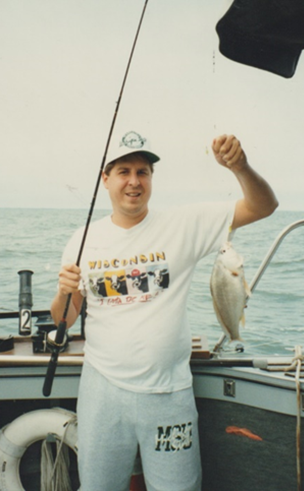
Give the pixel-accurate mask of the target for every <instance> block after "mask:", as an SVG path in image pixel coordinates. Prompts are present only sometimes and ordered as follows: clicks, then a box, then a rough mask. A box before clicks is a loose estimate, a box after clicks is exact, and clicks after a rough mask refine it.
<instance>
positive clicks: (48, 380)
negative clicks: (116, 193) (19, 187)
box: [43, 0, 148, 397]
mask: <svg viewBox="0 0 304 491" xmlns="http://www.w3.org/2000/svg"><path fill="white" fill-rule="evenodd" d="M147 4H148V0H146V1H145V3H144V7H143V11H142V14H141V17H140V20H139V24H138V27H137V30H136V34H135V38H134V41H133V45H132V49H131V53H130V56H129V60H128V64H127V68H126V71H125V74H124V78H123V82H122V85H121V89H120V93H119V97H118V100H117V103H116V107H115V111H114V116H113V119H112V123H111V126H110V131H109V135H108V139H107V142H106V146H105V150H104V154H103V158H102V162H101V166H100V170H99V172H98V177H97V181H96V185H95V189H94V193H93V198H92V202H91V206H90V210H89V213H88V217H87V221H86V226H85V229H84V233H83V237H82V241H81V244H80V249H79V253H78V257H77V261H76V265H77V266H79V265H80V260H81V256H82V252H83V249H84V245H85V241H86V237H87V234H88V231H89V226H90V222H91V218H92V215H93V211H94V206H95V201H96V198H97V193H98V189H99V185H100V181H101V176H102V171H103V168H104V165H105V161H106V158H107V153H108V148H109V145H110V141H111V137H112V133H113V129H114V126H115V122H116V118H117V114H118V110H119V106H120V102H121V99H122V95H123V91H124V88H125V84H126V81H127V77H128V73H129V69H130V65H131V61H132V58H133V54H134V50H135V46H136V43H137V39H138V35H139V31H140V28H141V25H142V21H143V18H144V15H145V11H146V7H147ZM71 299H72V295H71V294H69V295H68V297H67V302H66V306H65V309H64V313H63V316H62V319H61V321H60V322H59V325H58V327H57V333H56V338H55V341H54V342H53V345H52V347H53V349H52V355H51V359H50V361H49V365H48V369H47V373H46V377H45V380H44V385H43V395H44V396H45V397H48V396H49V395H50V393H51V390H52V385H53V379H54V375H55V371H56V367H57V360H58V355H59V351H60V348H61V346H62V343H63V342H64V337H65V332H66V318H67V315H68V311H69V306H70V303H71Z"/></svg>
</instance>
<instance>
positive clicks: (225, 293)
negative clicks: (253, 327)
mask: <svg viewBox="0 0 304 491" xmlns="http://www.w3.org/2000/svg"><path fill="white" fill-rule="evenodd" d="M210 291H211V295H212V301H213V307H214V311H215V314H216V317H217V319H218V321H219V323H220V325H221V326H222V329H223V331H224V333H225V334H226V335H227V336H228V337H230V340H231V341H234V340H240V341H242V339H241V338H240V334H239V325H240V322H241V321H242V324H243V326H244V325H245V316H244V308H245V306H246V299H247V298H248V296H249V295H250V289H249V287H248V285H247V283H246V280H245V276H244V268H243V258H242V257H241V256H239V254H238V253H237V252H236V251H235V249H234V248H233V247H232V244H231V243H230V242H226V243H225V244H224V245H223V246H222V247H221V249H220V251H219V253H218V255H217V258H216V260H215V263H214V266H213V270H212V274H211V279H210Z"/></svg>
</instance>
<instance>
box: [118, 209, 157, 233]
mask: <svg viewBox="0 0 304 491" xmlns="http://www.w3.org/2000/svg"><path fill="white" fill-rule="evenodd" d="M148 213H149V210H146V211H145V212H144V213H141V214H139V215H136V216H132V215H131V216H130V215H122V214H118V213H115V212H113V213H112V215H111V219H112V223H114V225H117V226H118V227H121V228H125V229H130V228H132V227H135V225H138V224H139V223H140V222H142V221H143V220H144V219H145V218H146V216H147V215H148Z"/></svg>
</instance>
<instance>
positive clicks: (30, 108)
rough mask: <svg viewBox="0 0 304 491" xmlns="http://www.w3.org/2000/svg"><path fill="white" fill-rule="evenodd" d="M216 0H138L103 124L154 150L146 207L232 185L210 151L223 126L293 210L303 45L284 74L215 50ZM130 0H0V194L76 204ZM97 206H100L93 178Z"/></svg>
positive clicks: (224, 0)
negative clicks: (133, 136)
mask: <svg viewBox="0 0 304 491" xmlns="http://www.w3.org/2000/svg"><path fill="white" fill-rule="evenodd" d="M231 3H232V2H231V1H228V0H213V1H210V0H187V1H185V0H184V1H182V0H174V1H168V0H150V1H149V2H148V5H147V9H146V13H145V17H144V21H143V25H142V29H141V32H140V35H139V38H138V42H137V46H136V50H135V53H134V57H133V60H132V64H131V67H130V72H129V76H128V79H127V83H126V86H125V91H124V94H123V97H122V101H121V105H120V108H119V113H118V117H117V120H116V125H115V133H118V134H124V133H126V132H127V131H130V130H133V131H136V132H138V133H140V134H141V135H142V136H144V137H147V138H148V139H149V140H150V141H151V144H152V148H153V150H154V151H155V152H156V153H158V154H159V155H160V156H161V161H160V162H159V163H157V164H156V169H155V174H154V178H153V180H154V182H153V197H152V202H151V206H153V207H164V206H168V205H170V206H171V205H172V204H181V203H187V202H195V201H202V200H223V199H235V198H238V197H240V196H241V191H240V187H239V184H238V183H237V181H236V179H235V177H234V176H233V174H232V173H231V172H230V171H229V170H227V169H224V168H222V167H221V166H219V165H218V164H217V163H216V161H215V159H214V157H213V154H212V150H211V143H212V140H213V138H214V137H216V136H218V135H221V134H223V133H226V134H234V135H235V136H236V137H237V138H238V139H239V140H240V141H241V143H242V145H243V148H244V150H245V152H246V155H247V158H248V161H249V163H250V164H251V166H252V167H254V168H255V169H256V170H257V172H259V173H260V174H261V175H262V176H263V177H265V178H266V179H267V180H268V182H269V183H270V184H271V185H272V187H273V189H274V191H275V193H276V195H277V197H278V199H279V202H280V209H282V210H303V209H304V178H303V177H304V171H303V169H304V162H303V160H304V155H303V153H302V152H303V148H302V147H303V128H304V91H303V83H304V55H303V54H302V55H301V57H300V60H299V63H298V66H297V69H296V73H295V75H294V76H293V77H292V78H290V79H285V78H283V77H280V76H278V75H274V74H272V73H270V72H266V71H263V70H259V69H256V68H253V67H249V66H245V65H241V64H238V63H236V62H233V61H231V60H228V59H227V58H225V57H224V56H223V55H222V54H221V53H220V52H219V39H218V36H217V34H216V31H215V26H216V23H217V21H218V20H219V19H220V18H221V17H222V16H223V15H224V13H225V12H226V11H227V10H228V8H229V6H230V5H231ZM143 5H144V2H143V0H86V1H84V0H57V1H56V0H26V2H25V1H24V0H2V1H1V3H0V73H1V77H0V108H1V110H0V130H1V145H0V152H1V154H0V155H1V157H0V162H1V179H0V207H1V208H3V207H38V208H86V207H89V205H90V202H91V199H92V195H93V191H94V188H95V183H96V180H97V176H98V173H99V170H100V165H101V161H102V157H103V154H104V149H105V143H106V140H107V137H108V133H109V129H110V125H111V122H112V119H113V115H114V111H115V109H116V102H117V99H118V95H119V92H120V88H121V84H122V80H123V76H124V73H125V69H126V65H127V61H128V57H129V54H130V50H131V46H132V44H133V39H134V36H135V32H136V29H137V26H138V22H139V18H140V16H141V13H142V9H143ZM96 207H97V208H102V209H103V208H104V209H109V208H110V201H109V199H108V196H107V192H106V190H105V189H104V188H103V186H102V185H101V186H100V189H99V193H98V199H97V202H96Z"/></svg>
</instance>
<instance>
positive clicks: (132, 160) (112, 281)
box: [52, 132, 277, 491]
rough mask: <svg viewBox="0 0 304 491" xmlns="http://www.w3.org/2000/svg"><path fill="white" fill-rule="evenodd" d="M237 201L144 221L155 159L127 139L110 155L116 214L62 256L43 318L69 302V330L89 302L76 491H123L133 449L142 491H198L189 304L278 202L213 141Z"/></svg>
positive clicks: (223, 140)
mask: <svg viewBox="0 0 304 491" xmlns="http://www.w3.org/2000/svg"><path fill="white" fill-rule="evenodd" d="M213 151H214V155H215V157H216V160H217V161H218V163H219V164H221V165H222V166H224V167H227V168H228V169H230V170H231V171H232V172H233V173H234V174H235V176H236V178H237V179H238V181H239V182H240V185H241V188H242V190H243V195H244V196H243V198H242V199H240V200H239V201H237V202H236V203H234V202H225V203H199V204H191V205H187V206H184V207H179V208H177V209H174V210H164V211H162V212H151V211H149V208H148V203H149V199H150V196H151V190H152V174H153V165H154V163H155V162H157V161H158V160H159V157H158V156H157V155H156V154H154V153H153V152H151V150H150V149H149V146H148V142H147V140H146V139H145V138H142V137H141V136H140V135H139V134H137V133H135V132H129V133H127V134H126V135H124V136H123V138H122V139H121V141H120V143H119V146H118V147H115V146H114V147H113V149H112V154H109V157H108V159H107V165H106V167H105V171H104V173H103V176H102V178H103V183H104V186H105V187H106V189H107V190H108V191H109V195H110V198H111V202H112V206H113V213H112V215H111V216H108V217H106V218H104V219H102V220H99V221H96V222H95V223H93V224H92V225H91V227H90V230H89V233H88V236H87V239H86V246H85V249H84V252H83V255H82V261H81V268H79V267H77V266H76V265H75V264H73V262H74V261H75V257H77V253H78V249H79V244H80V241H81V238H82V234H83V230H79V231H77V232H76V234H74V236H73V238H72V239H71V240H70V242H69V243H68V245H67V247H66V249H65V252H64V254H63V261H62V264H63V266H62V269H61V271H60V273H59V288H58V293H57V295H56V297H55V299H54V301H53V304H52V315H53V318H54V320H55V322H59V320H60V319H61V316H62V312H63V310H64V307H65V303H66V298H67V295H68V294H70V293H71V294H72V301H71V305H70V309H69V312H68V316H67V323H68V326H71V325H72V324H73V323H74V322H75V320H76V318H77V316H78V314H79V312H80V309H81V306H82V302H83V297H84V296H86V298H87V313H88V316H87V322H86V344H85V362H84V368H83V373H82V377H81V383H80V390H79V398H78V408H77V412H78V429H79V473H80V480H81V485H82V489H84V491H127V490H128V489H129V482H130V476H131V474H132V469H133V463H134V459H135V456H136V454H137V450H138V447H139V448H140V454H141V460H142V465H143V471H144V476H145V481H146V486H147V489H148V491H199V490H200V489H201V469H200V455H199V444H198V429H197V412H196V408H195V402H194V396H193V391H192V377H191V371H190V366H189V359H190V355H191V335H190V329H189V325H188V322H187V316H186V298H187V294H188V290H189V286H190V283H191V278H192V274H193V271H194V268H195V266H196V264H197V262H198V261H199V260H200V259H201V258H202V257H204V256H205V255H207V254H209V253H210V252H214V251H216V250H218V249H219V247H220V246H221V244H222V242H224V241H225V240H227V237H228V234H229V231H230V230H231V227H232V229H236V228H238V227H241V226H243V225H246V224H249V223H251V222H253V221H255V220H258V219H261V218H263V217H266V216H268V215H270V214H271V213H272V212H273V211H274V210H275V208H276V207H277V201H276V198H275V196H274V193H273V191H272V190H271V188H270V186H269V185H268V184H267V183H266V182H265V180H264V179H263V178H261V177H260V176H259V175H258V174H257V173H256V172H255V171H254V170H253V169H252V168H251V167H250V166H249V164H248V162H247V159H246V156H245V153H244V151H243V149H242V147H241V145H240V143H239V141H238V140H237V139H236V138H235V137H234V136H226V135H223V136H221V137H219V138H217V139H215V140H214V141H213Z"/></svg>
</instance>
